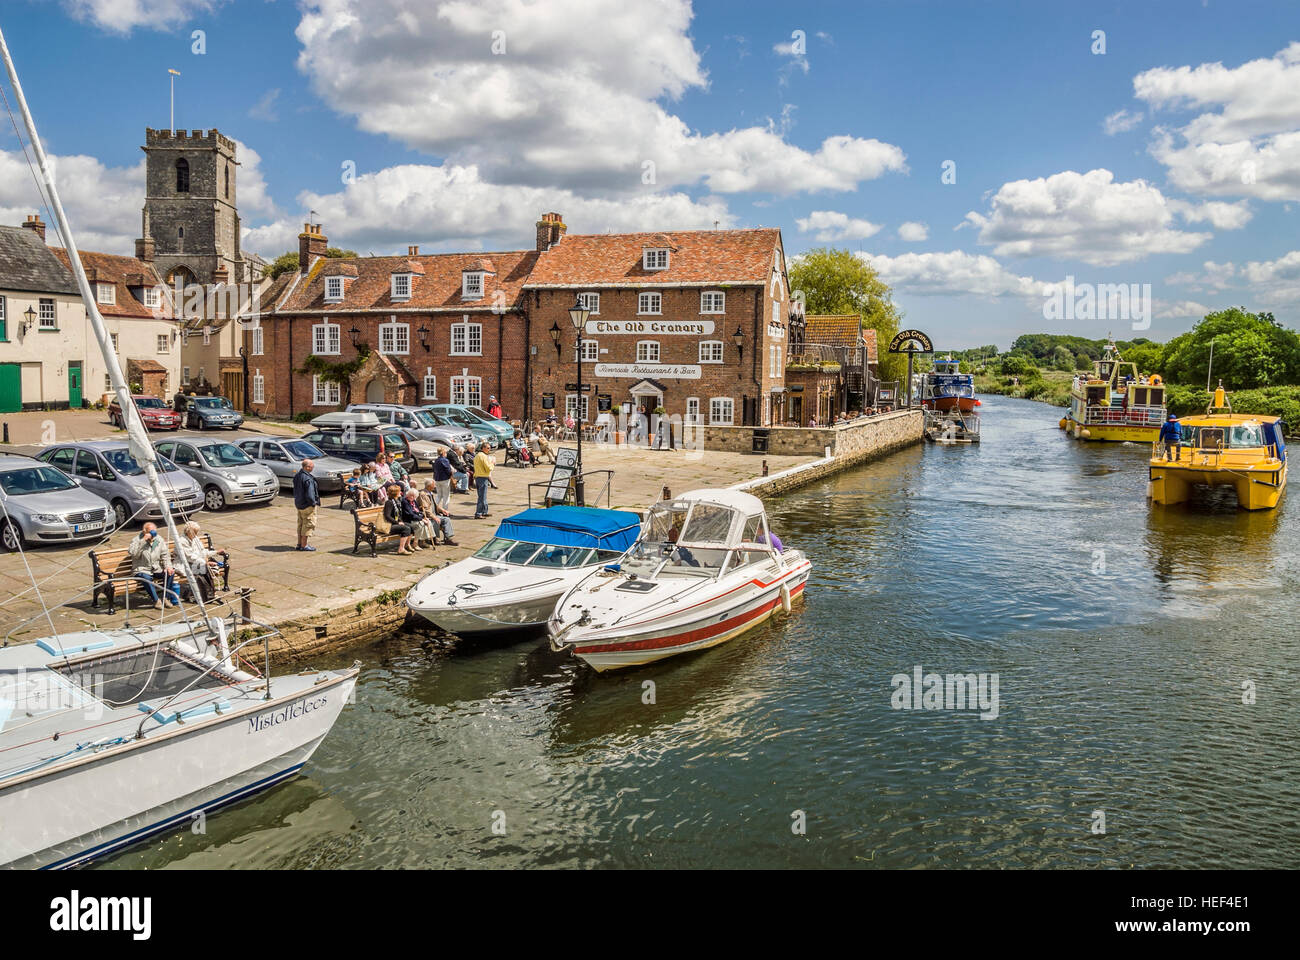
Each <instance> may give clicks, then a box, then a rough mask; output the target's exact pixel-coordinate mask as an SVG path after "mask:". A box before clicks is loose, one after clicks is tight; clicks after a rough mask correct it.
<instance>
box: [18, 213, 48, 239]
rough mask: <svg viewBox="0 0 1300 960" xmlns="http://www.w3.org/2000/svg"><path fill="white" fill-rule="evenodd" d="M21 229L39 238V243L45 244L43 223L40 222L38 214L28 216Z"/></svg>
mask: <svg viewBox="0 0 1300 960" xmlns="http://www.w3.org/2000/svg"><path fill="white" fill-rule="evenodd" d="M23 227H24V228H26V229H28V230H30V231H32V233H34V234H36V235H37V236H38V237H40V238H41V243H44V242H45V223H44V222H43V221H42V220H41V215H40V214H39V213H32V214H28V216H27V220H26V221H25V222H24V223H23Z"/></svg>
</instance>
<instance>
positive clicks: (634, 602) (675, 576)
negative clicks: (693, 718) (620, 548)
mask: <svg viewBox="0 0 1300 960" xmlns="http://www.w3.org/2000/svg"><path fill="white" fill-rule="evenodd" d="M811 571H812V564H811V563H809V562H808V558H807V557H805V556H804V555H803V552H802V551H799V550H786V549H784V547H783V545H782V544H781V542H780V540H779V539H777V538H776V537H774V536H773V535H772V534H771V533H769V531H768V528H767V514H766V513H765V512H764V510H763V504H762V502H761V501H760V500H759V499H758V498H757V497H754V496H752V495H750V494H748V493H741V492H739V491H736V490H693V491H691V492H690V493H686V494H683V495H682V496H680V497H677V498H676V499H675V500H663V501H660V502H659V503H657V504H655V505H654V507H652V508H651V509H650V513H649V515H648V516H647V518H646V521H645V523H644V524H643V526H642V529H641V536H640V537H639V538H638V539H637V541H636V543H635V544H634V545H633V546H632V547H631V549H629V550H628V551H627V553H625V554H624V555H623V557H622V559H621V560H620V561H619V562H618V563H615V564H609V565H607V566H605V567H604V568H602V569H600V570H597V571H594V572H592V573H590V574H588V575H587V576H586V577H584V578H583V579H582V580H581V581H580V582H579V583H578V584H577V585H576V586H574V587H573V588H571V589H570V590H569V591H568V592H567V593H566V594H565V595H564V596H563V597H561V598H560V601H559V603H558V604H557V605H556V608H555V613H554V614H553V615H552V616H551V620H550V623H549V629H550V634H551V646H552V648H553V649H555V650H569V651H571V652H572V653H573V654H574V655H575V656H578V657H581V658H582V659H583V660H585V661H586V662H587V663H588V664H590V665H591V666H592V667H593V668H595V669H596V670H600V671H604V670H616V669H618V668H620V667H633V666H638V665H640V664H645V663H652V662H653V661H655V660H662V659H663V658H664V657H671V656H673V655H674V654H678V653H686V652H688V651H692V650H704V649H706V648H708V647H713V646H717V645H718V644H720V643H725V642H726V641H727V640H730V639H731V638H732V637H735V636H738V635H739V634H741V633H744V632H745V631H746V630H749V629H751V628H753V627H756V626H758V625H759V624H760V623H762V622H763V621H765V620H767V619H768V618H769V617H771V616H772V615H773V614H774V613H775V612H776V611H777V610H778V609H783V610H785V611H787V612H788V611H789V609H790V604H791V602H792V601H793V600H794V599H795V598H796V597H798V596H800V595H801V594H802V593H803V588H804V585H805V584H806V583H807V582H808V575H809V573H810V572H811Z"/></svg>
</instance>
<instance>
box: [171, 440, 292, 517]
mask: <svg viewBox="0 0 1300 960" xmlns="http://www.w3.org/2000/svg"><path fill="white" fill-rule="evenodd" d="M154 449H155V450H157V451H158V452H159V453H161V454H162V455H163V456H164V457H167V458H168V459H169V460H172V461H173V462H175V464H176V466H178V467H180V468H181V469H182V470H184V471H185V472H186V473H188V474H189V475H190V476H191V477H193V478H194V480H195V482H197V483H198V484H199V486H201V487H202V488H203V505H204V506H205V507H207V508H208V509H209V510H224V509H225V508H226V507H227V506H229V505H230V504H232V503H270V502H271V501H272V500H274V499H275V495H276V494H277V493H279V492H280V481H279V480H278V479H277V478H276V476H275V474H274V473H272V472H271V471H270V470H268V469H267V468H266V467H264V466H262V465H261V464H260V463H254V462H253V458H252V457H250V456H249V455H248V454H246V453H245V452H244V451H243V450H240V449H239V447H237V446H235V445H234V444H233V443H231V442H230V441H228V440H209V439H208V438H206V437H180V438H178V439H176V440H163V441H160V442H158V443H155V444H154Z"/></svg>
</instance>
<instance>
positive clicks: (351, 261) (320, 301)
mask: <svg viewBox="0 0 1300 960" xmlns="http://www.w3.org/2000/svg"><path fill="white" fill-rule="evenodd" d="M489 258H490V262H491V264H492V265H493V266H494V267H495V270H496V272H495V273H490V274H488V275H487V276H486V277H485V278H484V283H483V296H482V297H480V298H478V299H477V300H462V299H461V296H460V292H461V273H462V272H463V271H466V270H470V271H473V270H479V269H482V268H481V266H480V264H481V263H482V262H483V261H484V260H487V259H489ZM536 260H537V252H536V251H534V250H510V251H506V252H502V253H491V254H484V253H434V254H426V255H420V256H414V257H410V256H404V257H356V258H348V259H346V260H338V259H330V258H321V259H320V260H317V261H316V262H315V263H313V264H312V267H311V271H310V272H309V273H308V274H307V276H305V277H302V278H301V279H300V280H299V282H298V284H297V285H296V286H295V287H294V288H293V289H292V291H291V292H289V293H287V294H285V295H284V296H283V297H282V298H281V302H280V303H279V304H278V305H277V306H276V307H275V312H276V313H296V312H299V311H303V310H312V311H326V312H339V313H352V312H355V311H360V310H374V311H378V312H383V311H386V310H389V311H399V310H452V311H454V310H483V309H487V308H490V307H492V306H493V305H494V304H495V303H496V302H497V301H496V299H495V298H496V294H497V291H501V292H502V293H504V294H505V305H506V306H507V308H511V307H514V306H515V305H516V304H517V303H518V301H519V298H520V296H521V295H522V292H523V284H524V281H525V280H527V279H528V274H529V271H530V270H532V268H533V264H534V263H535V262H536ZM349 265H350V266H354V267H355V268H356V279H354V280H348V281H347V282H346V283H345V284H344V294H343V300H342V302H340V303H326V302H325V277H326V276H327V275H338V273H340V272H346V267H347V266H349ZM407 272H410V273H414V274H415V276H413V277H412V278H411V298H410V299H409V300H393V299H392V296H391V293H392V286H391V281H392V275H393V274H394V273H407ZM294 276H295V277H296V274H295V275H294ZM277 279H278V278H277ZM290 279H293V278H292V277H291V278H290ZM270 302H271V301H270V300H268V299H267V298H266V297H265V296H264V298H263V300H262V303H263V306H264V309H269V307H268V306H267V305H268V304H269V303H270Z"/></svg>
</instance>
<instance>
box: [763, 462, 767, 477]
mask: <svg viewBox="0 0 1300 960" xmlns="http://www.w3.org/2000/svg"><path fill="white" fill-rule="evenodd" d="M763 476H765V477H766V476H767V461H766V460H764V461H763Z"/></svg>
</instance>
